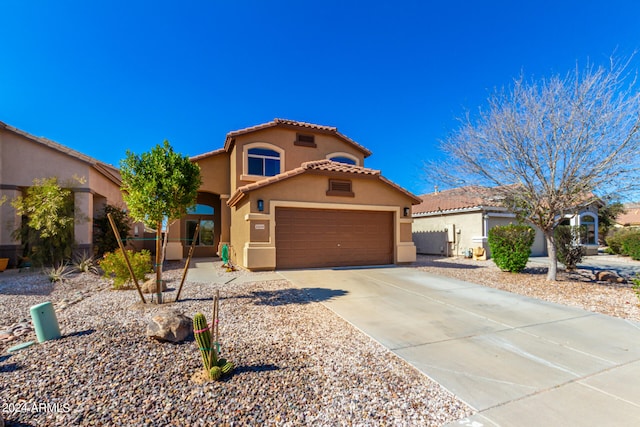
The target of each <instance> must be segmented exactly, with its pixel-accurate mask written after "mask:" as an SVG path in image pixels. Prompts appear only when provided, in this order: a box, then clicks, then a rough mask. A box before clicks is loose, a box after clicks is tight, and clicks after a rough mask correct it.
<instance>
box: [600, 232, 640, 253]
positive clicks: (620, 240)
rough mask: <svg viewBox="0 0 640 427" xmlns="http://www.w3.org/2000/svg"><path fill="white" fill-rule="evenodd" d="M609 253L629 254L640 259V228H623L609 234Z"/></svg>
mask: <svg viewBox="0 0 640 427" xmlns="http://www.w3.org/2000/svg"><path fill="white" fill-rule="evenodd" d="M606 242H607V245H609V251H608V252H609V253H612V254H618V255H627V256H630V257H631V258H633V259H635V260H640V230H637V229H633V228H621V229H618V230H616V231H614V232H613V233H611V234H609V236H607V238H606Z"/></svg>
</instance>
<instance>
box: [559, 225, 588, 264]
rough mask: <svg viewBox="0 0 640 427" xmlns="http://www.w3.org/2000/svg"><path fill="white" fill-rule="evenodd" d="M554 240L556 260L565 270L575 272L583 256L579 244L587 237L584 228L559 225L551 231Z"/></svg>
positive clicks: (581, 247)
mask: <svg viewBox="0 0 640 427" xmlns="http://www.w3.org/2000/svg"><path fill="white" fill-rule="evenodd" d="M553 235H554V237H555V240H556V258H558V261H560V262H561V263H563V264H564V265H565V267H567V270H575V269H576V266H577V265H578V263H580V262H581V261H582V257H583V256H584V247H583V246H582V244H581V243H580V242H582V241H584V239H585V238H586V237H587V228H586V227H584V226H571V225H559V226H557V227H556V229H555V230H554V231H553Z"/></svg>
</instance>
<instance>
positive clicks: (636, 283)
mask: <svg viewBox="0 0 640 427" xmlns="http://www.w3.org/2000/svg"><path fill="white" fill-rule="evenodd" d="M631 281H632V282H633V290H634V292H635V293H636V296H637V297H638V299H639V300H640V274H636V278H635V279H631Z"/></svg>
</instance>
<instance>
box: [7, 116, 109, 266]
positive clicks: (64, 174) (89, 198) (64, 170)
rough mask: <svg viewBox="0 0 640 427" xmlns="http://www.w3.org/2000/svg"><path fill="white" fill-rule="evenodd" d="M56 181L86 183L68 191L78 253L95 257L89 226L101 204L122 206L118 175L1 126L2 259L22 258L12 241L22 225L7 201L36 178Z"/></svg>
mask: <svg viewBox="0 0 640 427" xmlns="http://www.w3.org/2000/svg"><path fill="white" fill-rule="evenodd" d="M54 176H55V177H57V178H58V182H59V183H61V184H64V183H65V182H71V181H72V180H73V178H74V176H75V177H80V178H84V183H83V184H77V185H75V186H72V187H70V189H71V190H72V191H73V195H74V203H75V208H74V209H75V215H76V218H77V222H76V223H75V224H74V234H75V242H76V245H77V246H76V248H77V250H79V251H83V252H86V253H89V254H92V253H93V221H92V220H91V219H92V218H93V217H95V216H96V215H97V214H98V213H100V212H101V211H102V209H103V208H104V206H105V204H107V203H108V204H112V205H117V204H122V193H121V192H120V172H119V171H118V169H116V168H115V167H113V166H111V165H108V164H106V163H102V162H100V161H98V160H96V159H93V158H91V157H89V156H86V155H84V154H81V153H79V152H77V151H74V150H71V149H69V148H67V147H64V146H63V145H60V144H58V143H56V142H53V141H50V140H48V139H46V138H41V137H37V136H33V135H30V134H28V133H27V132H24V131H21V130H19V129H16V128H15V127H12V126H9V125H7V124H5V123H3V122H0V197H3V196H4V197H6V203H4V204H3V205H2V206H1V207H0V257H5V258H9V259H10V265H15V263H16V258H17V257H18V256H21V255H22V244H21V242H20V241H16V240H14V239H13V238H12V237H11V234H12V232H13V230H15V229H16V228H18V227H19V226H20V224H21V221H22V218H21V217H19V216H17V215H16V212H15V209H14V208H13V207H12V206H11V203H10V201H11V200H12V199H14V198H16V197H17V196H20V195H22V193H23V191H24V190H25V189H26V188H28V187H30V186H32V185H33V180H34V179H35V178H49V177H54Z"/></svg>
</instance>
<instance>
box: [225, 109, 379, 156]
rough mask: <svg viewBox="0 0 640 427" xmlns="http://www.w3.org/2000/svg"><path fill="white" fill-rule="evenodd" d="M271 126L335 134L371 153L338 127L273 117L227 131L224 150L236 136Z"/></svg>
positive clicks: (230, 146)
mask: <svg viewBox="0 0 640 427" xmlns="http://www.w3.org/2000/svg"><path fill="white" fill-rule="evenodd" d="M272 127H280V128H285V129H294V130H308V131H311V132H314V133H324V134H328V135H334V136H336V137H337V138H338V139H341V140H342V141H344V142H346V143H347V144H349V145H351V146H353V147H354V148H356V149H357V150H358V151H360V152H362V153H363V154H364V157H365V158H366V157H369V156H370V155H371V151H369V150H368V149H367V148H365V147H364V146H362V145H360V144H358V143H357V142H355V141H354V140H353V139H351V138H349V137H348V136H346V135H344V134H342V133H340V132H338V128H337V127H334V126H323V125H316V124H313V123H306V122H298V121H295V120H288V119H278V118H275V119H273V120H272V121H270V122H267V123H262V124H259V125H255V126H251V127H247V128H244V129H238V130H234V131H231V132H229V133H227V137H226V139H225V141H224V150H225V151H231V149H232V148H233V146H234V144H235V142H236V137H238V136H241V135H246V134H248V133H252V132H257V131H260V130H264V129H269V128H272Z"/></svg>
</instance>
